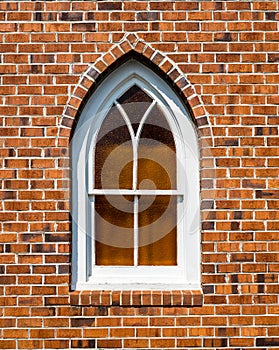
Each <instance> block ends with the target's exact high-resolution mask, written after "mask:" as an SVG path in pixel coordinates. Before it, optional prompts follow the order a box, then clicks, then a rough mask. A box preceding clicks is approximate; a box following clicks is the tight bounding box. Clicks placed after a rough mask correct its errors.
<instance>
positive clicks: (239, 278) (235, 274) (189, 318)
mask: <svg viewBox="0 0 279 350" xmlns="http://www.w3.org/2000/svg"><path fill="white" fill-rule="evenodd" d="M278 6H279V5H278V2H277V1H24V0H23V1H11V2H8V1H1V2H0V21H1V22H0V80H1V84H0V94H1V96H0V140H1V149H0V155H1V160H0V161H1V170H0V175H1V179H0V181H1V188H0V196H1V203H0V253H1V254H0V273H1V275H0V295H1V296H0V312H1V313H0V314H1V316H2V317H1V319H0V338H1V340H0V348H3V349H76V348H112V349H116V348H141V349H147V348H149V349H150V348H152V349H163V348H164V349H191V348H196V349H201V348H207V349H213V348H214V349H216V348H230V349H266V348H278V347H279V332H278V322H279V317H278V313H279V308H278V302H279V300H278V295H279V287H278V272H279V261H278V260H279V259H278V251H279V234H278V228H279V215H278V210H277V209H278V206H279V200H278V198H279V191H278V184H279V182H278V166H279V162H278V124H279V118H278V82H279V74H278V62H279V55H278V48H279V44H278V42H279V35H278V21H279V9H278ZM125 55H126V56H127V55H137V57H139V55H141V56H142V57H144V58H142V59H146V60H149V61H150V65H151V66H153V67H154V69H155V68H156V70H158V71H160V72H161V74H163V75H164V76H165V78H166V79H167V80H169V81H170V83H171V84H173V86H174V89H176V90H177V91H178V93H180V95H181V96H183V98H184V100H185V102H187V104H188V105H189V108H190V110H191V112H192V115H193V119H194V121H195V123H196V125H197V130H198V131H199V138H200V148H201V199H202V202H201V208H202V212H201V220H202V224H201V227H202V234H201V239H202V241H201V247H202V249H201V250H202V259H201V260H202V262H201V264H202V289H203V295H200V294H198V295H194V294H193V293H190V292H183V293H150V292H148V291H146V292H142V293H136V292H133V293H132V294H131V293H130V292H126V291H125V292H124V291H123V292H121V291H119V293H117V292H114V293H109V292H107V293H95V292H91V293H90V292H87V293H86V292H83V293H79V292H71V291H70V278H71V275H70V271H71V255H70V250H71V226H70V217H69V208H70V204H69V198H70V191H69V171H68V164H69V150H68V145H69V141H70V137H71V131H72V130H73V128H74V126H75V122H76V120H77V118H78V115H79V113H80V108H82V105H83V104H84V102H85V101H86V99H87V97H88V95H89V94H91V93H92V91H93V90H94V87H95V86H96V83H98V81H99V80H100V79H101V78H102V77H103V76H104V75H105V74H106V72H107V71H108V69H111V67H114V66H115V65H116V64H117V62H119V60H120V61H121V59H124V57H126V56H125Z"/></svg>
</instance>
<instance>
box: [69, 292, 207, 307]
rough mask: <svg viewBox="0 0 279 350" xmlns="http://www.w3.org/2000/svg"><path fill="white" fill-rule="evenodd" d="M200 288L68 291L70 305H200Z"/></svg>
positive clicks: (201, 301)
mask: <svg viewBox="0 0 279 350" xmlns="http://www.w3.org/2000/svg"><path fill="white" fill-rule="evenodd" d="M202 304H203V293H202V291H201V290H169V291H145V290H135V291H127V290H119V291H101V290H100V291H96V290H94V291H90V290H86V291H74V292H71V293H70V305H77V306H90V305H91V306H135V307H137V306H167V307H170V306H176V307H177V306H189V307H190V306H202Z"/></svg>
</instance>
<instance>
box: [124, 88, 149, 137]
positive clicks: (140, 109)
mask: <svg viewBox="0 0 279 350" xmlns="http://www.w3.org/2000/svg"><path fill="white" fill-rule="evenodd" d="M118 102H119V103H120V104H121V106H122V107H123V109H124V111H125V112H126V114H127V116H128V117H129V118H130V121H131V124H132V127H133V129H134V132H135V133H136V132H137V129H138V126H139V123H140V121H141V118H142V117H143V115H144V113H145V112H146V110H147V108H148V107H149V106H150V104H151V103H152V98H151V97H150V96H148V95H147V94H146V93H145V92H144V91H143V90H142V89H140V88H139V87H138V86H137V85H134V86H132V87H131V88H130V89H129V90H127V91H126V92H125V93H124V94H123V95H122V96H121V97H120V98H119V99H118Z"/></svg>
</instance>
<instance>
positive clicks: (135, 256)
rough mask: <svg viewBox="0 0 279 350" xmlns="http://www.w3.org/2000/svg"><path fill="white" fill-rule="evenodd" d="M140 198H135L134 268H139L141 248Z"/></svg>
mask: <svg viewBox="0 0 279 350" xmlns="http://www.w3.org/2000/svg"><path fill="white" fill-rule="evenodd" d="M138 212H139V197H138V196H135V197H134V266H138V252H139V249H138V246H139V222H138V219H139V215H138Z"/></svg>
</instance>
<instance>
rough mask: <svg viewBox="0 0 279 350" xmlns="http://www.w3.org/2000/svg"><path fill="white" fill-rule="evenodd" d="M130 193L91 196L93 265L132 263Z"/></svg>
mask: <svg viewBox="0 0 279 350" xmlns="http://www.w3.org/2000/svg"><path fill="white" fill-rule="evenodd" d="M133 211H134V203H133V196H96V197H95V256H96V265H126V266H127V265H129V266H131V265H134V248H133V247H134V230H133V227H134V214H133Z"/></svg>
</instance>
